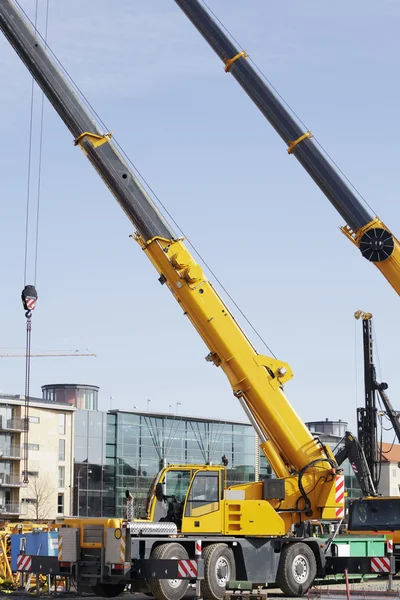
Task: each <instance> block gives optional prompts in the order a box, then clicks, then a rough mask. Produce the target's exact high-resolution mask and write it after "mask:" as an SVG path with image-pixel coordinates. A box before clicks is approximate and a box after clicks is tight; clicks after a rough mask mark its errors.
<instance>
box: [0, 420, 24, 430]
mask: <svg viewBox="0 0 400 600" xmlns="http://www.w3.org/2000/svg"><path fill="white" fill-rule="evenodd" d="M0 431H15V432H17V431H19V432H23V431H26V421H25V419H4V418H3V417H0Z"/></svg>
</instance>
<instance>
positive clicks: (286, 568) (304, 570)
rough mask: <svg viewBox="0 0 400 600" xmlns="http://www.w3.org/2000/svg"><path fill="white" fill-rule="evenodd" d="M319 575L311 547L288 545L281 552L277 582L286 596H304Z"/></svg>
mask: <svg viewBox="0 0 400 600" xmlns="http://www.w3.org/2000/svg"><path fill="white" fill-rule="evenodd" d="M316 575H317V561H316V560H315V555H314V552H313V551H312V550H311V548H310V546H307V544H304V543H302V542H297V543H296V542H295V543H289V544H286V546H284V547H283V550H282V552H281V558H280V561H279V567H278V574H277V577H276V582H277V584H278V585H279V587H280V588H281V590H282V592H283V593H284V594H286V596H303V595H304V594H306V593H307V591H308V589H309V588H310V587H311V585H312V583H313V581H314V579H315V577H316Z"/></svg>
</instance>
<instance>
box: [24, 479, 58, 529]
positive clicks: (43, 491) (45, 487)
mask: <svg viewBox="0 0 400 600" xmlns="http://www.w3.org/2000/svg"><path fill="white" fill-rule="evenodd" d="M54 490H55V488H54V485H53V483H52V481H51V479H50V478H49V476H48V475H41V476H39V477H34V478H32V479H31V480H30V482H29V485H28V488H27V492H28V494H27V495H28V497H29V499H30V500H31V503H30V504H28V512H29V514H30V516H33V518H34V519H35V521H37V522H39V521H45V520H46V519H48V518H49V515H51V512H52V508H54V507H52V505H51V499H52V497H53V495H54Z"/></svg>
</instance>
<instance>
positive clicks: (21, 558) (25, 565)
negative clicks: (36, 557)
mask: <svg viewBox="0 0 400 600" xmlns="http://www.w3.org/2000/svg"><path fill="white" fill-rule="evenodd" d="M31 568H32V557H31V556H27V555H26V554H19V555H18V558H17V571H30V570H31Z"/></svg>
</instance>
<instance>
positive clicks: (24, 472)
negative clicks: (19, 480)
mask: <svg viewBox="0 0 400 600" xmlns="http://www.w3.org/2000/svg"><path fill="white" fill-rule="evenodd" d="M25 475H27V476H28V477H39V471H22V477H25Z"/></svg>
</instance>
